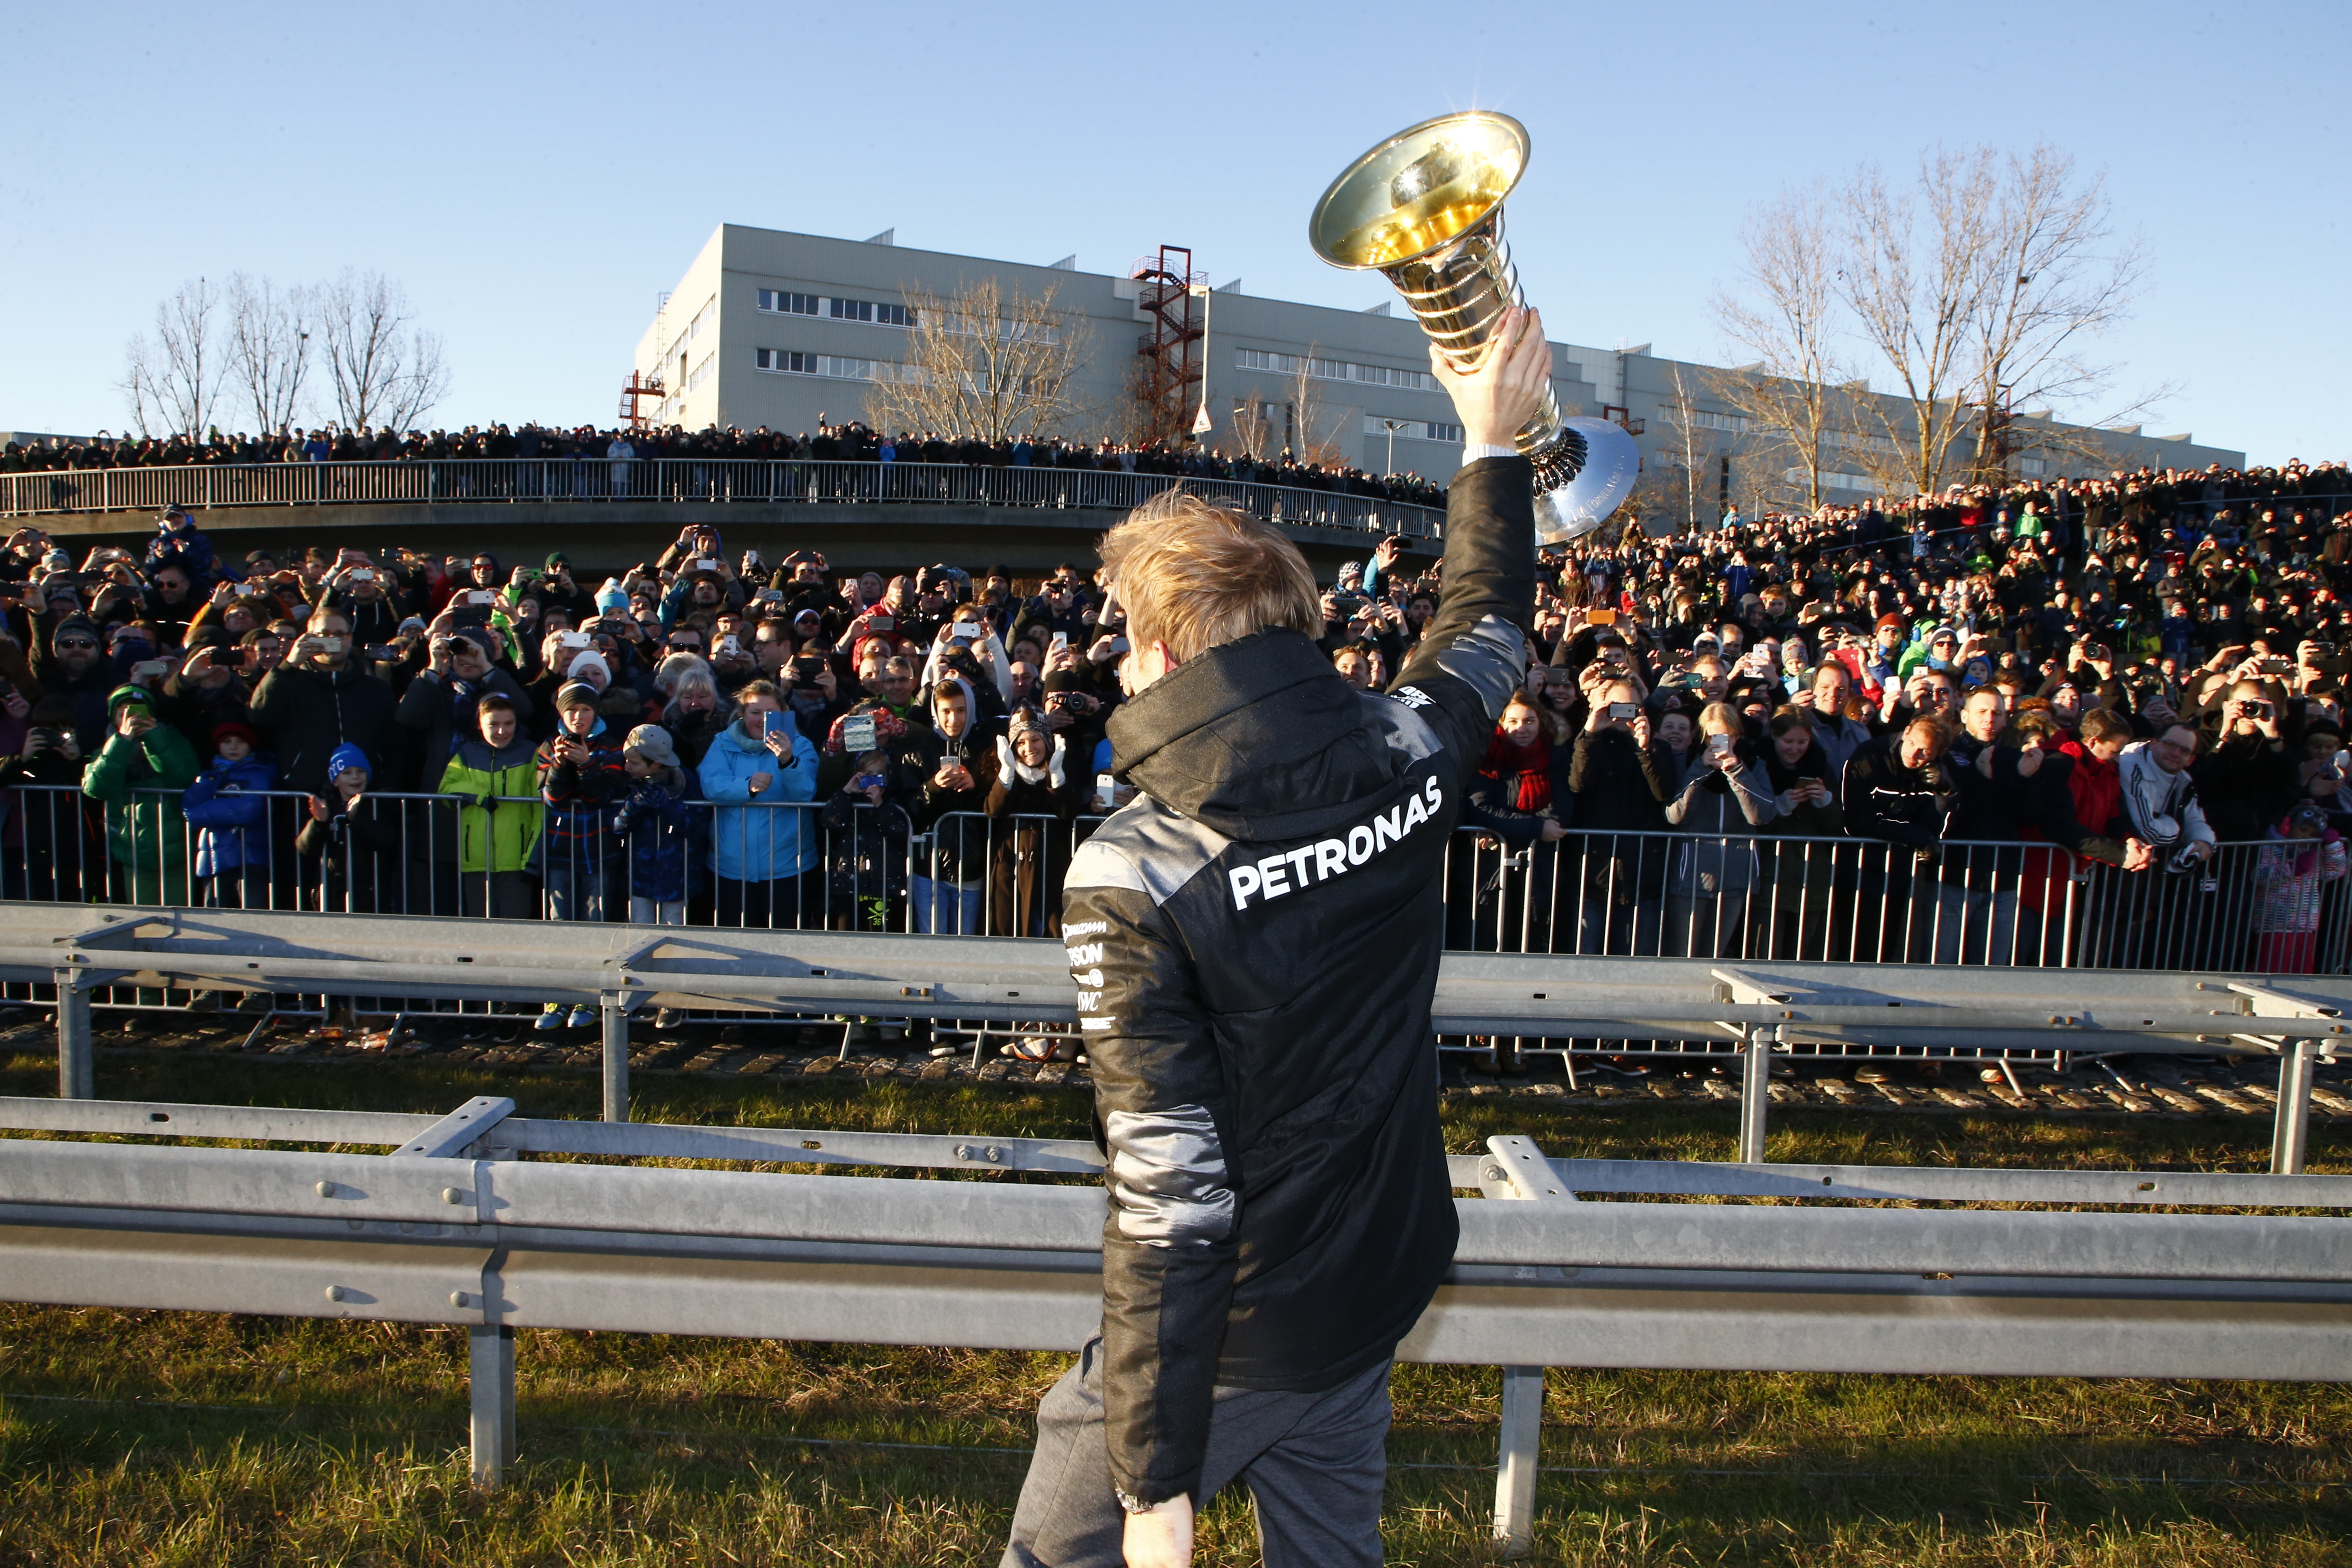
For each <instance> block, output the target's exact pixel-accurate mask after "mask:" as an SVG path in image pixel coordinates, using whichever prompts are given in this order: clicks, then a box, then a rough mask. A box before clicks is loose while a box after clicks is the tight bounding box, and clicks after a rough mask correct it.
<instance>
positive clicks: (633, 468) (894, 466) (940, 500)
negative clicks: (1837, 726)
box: [0, 457, 1445, 539]
mask: <svg viewBox="0 0 2352 1568" xmlns="http://www.w3.org/2000/svg"><path fill="white" fill-rule="evenodd" d="M1180 484H1181V485H1182V486H1183V487H1184V488H1185V489H1188V490H1192V491H1193V492H1195V493H1197V494H1200V495H1204V496H1209V497H1212V498H1214V499H1217V500H1231V501H1234V502H1236V503H1238V504H1239V505H1241V506H1243V507H1244V508H1246V509H1247V510H1250V511H1251V512H1253V513H1255V515H1257V516H1259V517H1263V518H1266V519H1268V520H1270V521H1275V522H1281V523H1288V524H1291V525H1293V526H1297V527H1309V528H1342V529H1352V530H1357V531H1365V532H1380V533H1402V534H1406V535H1409V536H1411V537H1413V538H1417V539H1435V538H1437V537H1439V536H1440V534H1441V533H1442V531H1443V529H1444V521H1445V512H1444V508H1443V507H1429V506H1419V505H1414V504H1412V503H1410V502H1405V501H1396V500H1387V499H1385V498H1381V497H1376V496H1362V495H1351V494H1348V493H1345V492H1342V491H1337V490H1321V489H1306V488H1303V487H1300V486H1295V485H1268V484H1258V483H1255V482H1254V481H1244V480H1238V479H1200V478H1194V477H1192V476H1175V475H1166V474H1130V473H1124V472H1118V471H1109V470H1098V469H1094V468H1015V467H1012V466H1009V465H1008V466H1006V467H1003V468H993V467H982V466H976V465H967V464H962V463H839V462H830V463H825V462H813V461H812V462H803V461H797V460H793V459H791V458H756V459H746V458H628V459H622V458H584V457H583V458H498V459H488V458H467V459H451V460H443V459H426V460H419V461H396V462H382V463H377V462H370V463H221V464H207V465H190V466H184V467H177V468H76V469H70V470H68V471H65V472H62V473H40V474H0V516H8V517H39V516H53V515H60V514H63V515H70V514H74V513H82V512H116V511H129V512H159V511H162V510H163V509H164V508H166V507H172V506H184V507H187V508H189V509H191V510H214V509H216V508H249V507H287V508H295V507H319V506H365V505H373V504H383V505H389V504H395V503H397V504H405V505H412V506H415V505H429V506H445V505H446V506H460V505H505V506H511V505H516V504H520V503H534V504H547V503H558V504H567V505H569V504H577V505H582V506H596V505H604V506H610V505H614V504H638V505H642V504H647V503H657V504H688V503H698V502H699V503H705V504H709V505H713V506H723V505H726V504H729V503H753V502H757V503H762V504H777V503H783V504H796V505H809V506H819V505H826V504H842V503H849V502H864V503H889V504H907V505H920V504H927V503H928V504H934V505H941V506H950V505H952V506H991V507H1017V508H1026V509H1031V510H1081V511H1123V510H1127V509H1129V508H1130V507H1135V506H1139V505H1140V504H1141V503H1142V502H1143V501H1145V500H1148V499H1150V497H1152V496H1155V495H1158V494H1160V492H1162V491H1164V490H1168V489H1173V488H1175V487H1176V486H1178V485H1180Z"/></svg>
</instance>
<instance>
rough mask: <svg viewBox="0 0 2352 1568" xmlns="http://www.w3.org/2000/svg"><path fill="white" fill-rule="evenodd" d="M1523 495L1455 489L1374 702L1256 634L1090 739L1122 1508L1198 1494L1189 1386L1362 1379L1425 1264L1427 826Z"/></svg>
mask: <svg viewBox="0 0 2352 1568" xmlns="http://www.w3.org/2000/svg"><path fill="white" fill-rule="evenodd" d="M1531 479H1532V471H1531V468H1530V466H1529V464H1528V462H1527V460H1526V459H1525V458H1483V459H1481V460H1480V461H1478V462H1475V463H1473V464H1471V465H1470V466H1469V467H1468V468H1465V469H1463V470H1462V472H1461V473H1459V474H1458V475H1456V476H1455V478H1454V484H1453V487H1452V493H1451V496H1450V498H1449V506H1448V516H1447V523H1446V530H1445V538H1446V552H1445V574H1444V581H1445V593H1444V603H1443V604H1442V605H1441V606H1440V608H1439V611H1438V614H1437V615H1436V616H1435V617H1434V618H1433V620H1432V621H1431V622H1430V624H1429V626H1428V627H1427V628H1426V630H1425V633H1424V636H1423V640H1422V643H1421V646H1420V648H1419V649H1418V650H1417V651H1416V653H1415V654H1414V656H1413V658H1412V661H1411V662H1410V663H1409V664H1407V665H1406V666H1405V668H1404V669H1403V670H1402V672H1401V674H1400V677H1399V679H1400V682H1401V684H1400V685H1398V686H1397V687H1396V689H1394V691H1393V692H1392V694H1391V695H1389V696H1380V695H1377V694H1372V693H1367V692H1359V691H1357V690H1356V689H1353V688H1351V687H1349V685H1348V684H1347V683H1346V682H1345V681H1344V680H1342V679H1340V678H1339V674H1338V672H1337V671H1336V670H1334V669H1333V668H1332V667H1331V665H1330V663H1329V661H1328V660H1327V659H1325V658H1322V656H1321V655H1320V654H1319V653H1318V651H1317V649H1316V647H1315V644H1314V641H1313V640H1312V639H1311V637H1308V636H1307V635H1306V634H1304V633H1301V632H1297V631H1291V630H1287V629H1280V628H1276V629H1267V630H1262V631H1259V632H1256V633H1255V634H1253V635H1251V636H1249V637H1244V638H1241V639H1240V640H1238V641H1235V642H1231V643H1225V644H1222V645H1219V646H1217V647H1212V648H1210V649H1208V650H1207V651H1205V652H1203V653H1202V654H1201V655H1199V656H1198V657H1196V658H1192V659H1189V660H1187V661H1186V662H1185V663H1184V664H1182V665H1181V666H1179V667H1178V668H1175V669H1174V670H1171V671H1170V672H1169V673H1168V674H1167V675H1166V676H1164V677H1162V678H1161V679H1160V680H1158V681H1156V682H1154V683H1153V684H1152V685H1150V687H1148V688H1146V689H1144V690H1143V691H1142V692H1141V693H1140V694H1139V695H1138V696H1136V697H1135V698H1133V699H1131V700H1129V701H1128V702H1127V703H1125V704H1123V705H1122V706H1121V707H1120V709H1119V710H1118V713H1117V714H1115V715H1114V716H1113V717H1112V719H1111V721H1110V739H1111V743H1112V747H1113V759H1114V761H1113V772H1114V773H1116V774H1117V775H1118V777H1119V778H1120V779H1121V780H1123V781H1125V782H1127V783H1129V784H1133V785H1135V786H1136V787H1137V788H1138V789H1139V791H1140V792H1141V793H1140V794H1139V795H1138V796H1137V798H1136V799H1135V800H1134V801H1132V802H1131V803H1129V805H1127V806H1126V807H1124V808H1123V809H1121V810H1120V811H1118V813H1116V814H1115V815H1114V816H1111V817H1110V818H1109V819H1108V821H1107V822H1105V823H1104V824H1103V826H1101V827H1100V828H1099V829H1097V831H1096V833H1095V834H1094V836H1093V837H1091V838H1089V839H1088V840H1087V842H1086V844H1085V845H1084V846H1083V847H1080V848H1079V849H1078V851H1077V852H1076V855H1074V856H1073V857H1072V858H1071V860H1070V865H1069V869H1068V872H1067V876H1066V889H1067V892H1066V898H1065V900H1064V902H1063V910H1062V919H1063V924H1062V938H1063V941H1064V942H1065V943H1066V946H1067V948H1068V952H1069V956H1070V961H1071V969H1072V973H1073V975H1074V977H1075V978H1076V983H1077V1004H1078V1018H1079V1028H1080V1031H1081V1038H1082V1039H1083V1040H1084V1042H1085V1046H1086V1048H1087V1053H1088V1057H1089V1059H1090V1061H1091V1063H1092V1067H1093V1071H1094V1075H1095V1085H1096V1088H1095V1100H1096V1111H1097V1119H1098V1122H1099V1125H1100V1127H1101V1138H1102V1141H1103V1143H1104V1148H1105V1153H1106V1155H1107V1156H1108V1160H1107V1169H1106V1180H1107V1184H1108V1187H1109V1191H1110V1205H1109V1213H1108V1217H1107V1220H1106V1223H1105V1226H1104V1229H1103V1357H1104V1404H1105V1407H1106V1408H1105V1416H1106V1425H1107V1429H1108V1448H1109V1461H1110V1478H1111V1481H1112V1484H1113V1486H1114V1487H1115V1488H1116V1489H1118V1491H1120V1492H1122V1493H1124V1494H1126V1495H1127V1496H1128V1497H1129V1498H1131V1499H1135V1500H1139V1501H1142V1502H1159V1501H1162V1500H1166V1499H1168V1498H1171V1497H1174V1496H1176V1495H1178V1494H1180V1493H1187V1492H1197V1489H1198V1488H1199V1485H1200V1481H1201V1468H1202V1452H1203V1448H1204V1446H1205V1443H1206V1439H1207V1436H1208V1428H1209V1414H1210V1406H1211V1399H1212V1391H1213V1388H1214V1387H1216V1386H1217V1385H1219V1384H1225V1385H1230V1386H1236V1387H1244V1388H1260V1389H1289V1390H1317V1389H1324V1388H1328V1387H1331V1386H1333V1385H1335V1384H1339V1383H1340V1382H1343V1381H1345V1380H1346V1379H1348V1378H1349V1377H1351V1376H1354V1375H1356V1374H1358V1373H1361V1372H1364V1371H1366V1370H1368V1369H1369V1368H1371V1367H1374V1366H1377V1365H1379V1364H1381V1363H1382V1362H1383V1361H1384V1360H1386V1359H1387V1358H1388V1357H1390V1356H1391V1355H1392V1354H1393V1353H1394V1352H1395V1348H1396V1344H1397V1342H1398V1341H1399V1340H1400V1339H1401V1338H1402V1337H1403V1335H1404V1334H1405V1332H1406V1331H1408V1330H1410V1329H1411V1328H1412V1325H1413V1323H1414V1321H1416V1320H1417V1319H1419V1317H1420V1316H1421V1313H1422V1311H1423V1309H1424V1308H1426V1307H1427V1306H1428V1304H1429V1301H1430V1300H1431V1298H1432V1296H1433V1295H1434V1293H1435V1291H1436V1289H1437V1285H1438V1281H1439V1279H1441V1277H1442V1276H1443V1275H1444V1271H1445V1269H1446V1268H1447V1267H1448V1265H1449V1264H1450V1262H1451V1260H1452V1258H1453V1252H1454V1241H1455V1237H1456V1222H1455V1218H1454V1204H1453V1197H1452V1191H1451V1183H1450V1180H1449V1177H1448V1175H1447V1171H1446V1163H1445V1147H1444V1141H1443V1139H1442V1138H1441V1137H1440V1135H1439V1131H1438V1125H1437V1074H1436V1065H1435V1063H1434V1061H1433V1059H1432V1047H1431V1042H1432V1038H1433V1037H1432V1035H1431V1031H1430V1016H1429V1009H1430V1000H1431V996H1432V994H1433V991H1434V989H1435V984H1436V978H1437V963H1438V950H1439V947H1440V945H1441V943H1442V940H1443V935H1444V907H1443V904H1442V902H1441V900H1442V894H1443V888H1444V858H1445V850H1446V842H1447V838H1448V837H1449V835H1450V833H1451V831H1452V829H1453V827H1454V822H1455V820H1456V817H1457V816H1458V814H1459V812H1460V810H1461V807H1462V802H1463V797H1464V795H1465V789H1466V786H1467V785H1468V784H1469V782H1470V779H1471V776H1472V774H1473V773H1474V771H1475V769H1476V767H1477V765H1478V763H1479V761H1480V759H1481V758H1483V757H1484V756H1485V754H1486V744H1487V740H1488V737H1489V736H1490V735H1491V734H1492V732H1493V727H1494V723H1495V721H1496V718H1498V717H1499V716H1500V714H1501V712H1502V709H1503V705H1504V703H1505V701H1506V700H1507V699H1508V697H1509V696H1510V693H1511V691H1512V690H1513V689H1514V688H1515V687H1516V686H1517V681H1518V677H1519V673H1520V671H1521V670H1522V668H1524V658H1525V655H1524V651H1523V650H1524V646H1525V644H1524V634H1523V631H1522V628H1523V627H1524V626H1526V625H1527V623H1528V620H1529V619H1530V618H1531V616H1532V612H1533V607H1534V593H1535V551H1534V541H1535V529H1534V516H1533V506H1532V499H1531V495H1530V486H1531Z"/></svg>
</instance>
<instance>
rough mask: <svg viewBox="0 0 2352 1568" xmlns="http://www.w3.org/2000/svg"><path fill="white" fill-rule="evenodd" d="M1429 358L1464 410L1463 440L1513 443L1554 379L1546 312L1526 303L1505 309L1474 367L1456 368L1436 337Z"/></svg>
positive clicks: (1470, 443) (1475, 443)
mask: <svg viewBox="0 0 2352 1568" xmlns="http://www.w3.org/2000/svg"><path fill="white" fill-rule="evenodd" d="M1429 364H1430V369H1431V371H1432V372H1433V374H1435V375H1436V377H1437V380H1438V384H1439V385H1441V386H1443V387H1444V388H1445V392H1446V395H1448V396H1449V397H1451V398H1453V399H1454V412H1455V413H1456V414H1459V415H1460V416H1462V443H1463V445H1464V446H1465V447H1508V446H1510V445H1511V438H1512V437H1514V436H1517V434H1518V432H1519V427H1520V426H1523V425H1525V424H1526V423H1527V422H1528V420H1529V419H1531V418H1533V417H1534V416H1535V412H1536V405H1538V403H1540V402H1541V401H1542V400H1543V395H1544V389H1545V388H1546V387H1547V386H1549V384H1550V383H1551V345H1550V344H1549V343H1548V342H1545V341H1544V335H1543V316H1542V313H1541V312H1539V311H1537V310H1529V309H1528V308H1527V307H1526V306H1524V305H1515V306H1513V307H1512V308H1511V309H1510V310H1507V311H1505V312H1504V313H1503V322H1502V328H1501V330H1500V331H1497V332H1496V334H1495V337H1494V341H1493V342H1490V343H1488V344H1487V347H1486V358H1485V359H1483V360H1482V361H1480V362H1479V363H1478V364H1477V365H1476V366H1475V368H1473V369H1469V370H1457V369H1455V368H1454V363H1453V362H1452V361H1450V360H1448V359H1447V358H1446V357H1445V356H1444V354H1443V353H1440V352H1439V351H1438V348H1437V345H1436V344H1434V343H1432V344H1431V345H1430V349H1429Z"/></svg>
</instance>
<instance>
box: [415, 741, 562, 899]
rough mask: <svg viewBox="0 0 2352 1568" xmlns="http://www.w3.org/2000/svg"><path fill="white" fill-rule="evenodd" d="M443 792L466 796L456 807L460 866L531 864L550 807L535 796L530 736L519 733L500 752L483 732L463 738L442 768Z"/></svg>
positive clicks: (464, 868)
mask: <svg viewBox="0 0 2352 1568" xmlns="http://www.w3.org/2000/svg"><path fill="white" fill-rule="evenodd" d="M440 793H441V794H443V795H462V796H464V797H465V798H466V800H467V805H462V806H460V807H459V808H458V810H457V869H459V870H460V871H527V870H529V869H530V867H531V859H532V856H533V855H534V854H535V853H536V851H537V850H538V848H539V835H540V829H541V826H544V823H545V819H546V816H547V808H546V807H545V806H543V805H541V804H540V802H539V801H538V799H537V798H535V797H536V796H537V795H538V794H539V767H538V764H537V763H536V761H535V760H534V759H533V757H532V755H531V749H530V742H529V741H526V740H524V739H523V738H522V737H521V736H520V734H518V735H517V736H516V737H515V738H514V739H513V740H511V741H509V742H507V744H506V745H505V746H504V747H503V748H502V749H500V750H499V751H495V752H494V751H492V750H490V743H489V742H488V741H485V740H482V739H481V738H480V737H478V736H469V737H468V738H467V739H466V740H463V741H460V742H457V750H456V751H455V752H451V753H450V755H449V763H448V765H447V766H446V767H445V768H443V769H442V770H441V784H440ZM518 796H521V797H524V798H520V799H518V798H516V797H518ZM501 797H503V798H501Z"/></svg>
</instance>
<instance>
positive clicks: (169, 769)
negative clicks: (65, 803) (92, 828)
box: [81, 686, 199, 904]
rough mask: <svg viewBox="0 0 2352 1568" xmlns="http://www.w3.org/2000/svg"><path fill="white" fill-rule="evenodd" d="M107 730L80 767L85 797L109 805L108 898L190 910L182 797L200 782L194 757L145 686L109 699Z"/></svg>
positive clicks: (116, 692) (123, 688)
mask: <svg viewBox="0 0 2352 1568" xmlns="http://www.w3.org/2000/svg"><path fill="white" fill-rule="evenodd" d="M106 727H107V730H108V731H109V732H108V734H107V737H106V742H105V743H104V744H103V745H101V746H100V747H99V749H98V754H97V755H95V756H93V757H91V758H90V760H89V763H87V764H85V765H84V767H83V768H82V773H81V793H82V794H83V795H87V796H89V798H90V799H92V800H94V801H99V802H100V803H102V804H103V805H105V807H106V848H107V855H108V858H110V860H111V861H112V862H113V868H112V880H111V883H110V889H109V897H110V901H111V902H114V903H118V904H185V903H186V902H187V901H188V892H187V868H188V860H187V848H186V837H187V819H186V818H185V817H184V816H182V815H181V812H180V793H179V792H180V791H182V790H184V789H185V788H187V787H188V785H189V784H193V783H194V782H195V777H196V774H197V773H198V771H199V770H198V768H197V765H196V753H195V751H194V748H193V747H191V746H190V745H189V744H188V742H187V741H186V740H185V739H184V738H183V737H182V736H181V734H180V732H179V731H176V730H174V729H173V728H172V727H171V726H169V725H168V724H163V723H159V722H158V721H157V720H156V717H155V699H154V697H153V696H152V694H151V693H150V692H148V691H147V690H146V689H144V688H142V687H138V686H118V687H116V688H115V689H113V690H112V691H111V692H109V693H108V694H107V699H106Z"/></svg>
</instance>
